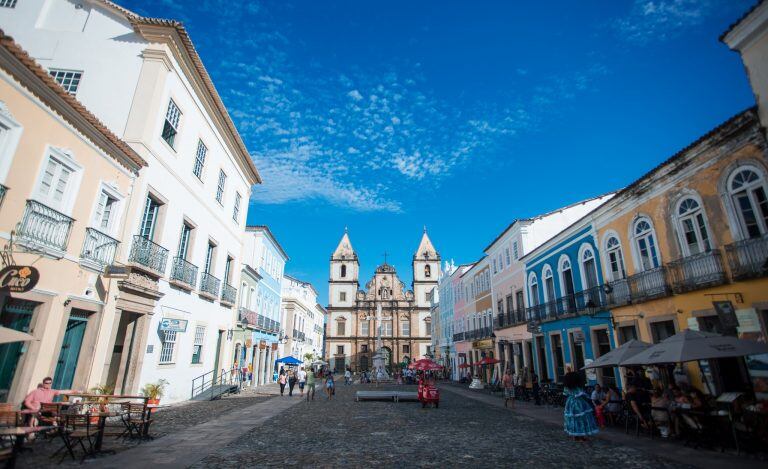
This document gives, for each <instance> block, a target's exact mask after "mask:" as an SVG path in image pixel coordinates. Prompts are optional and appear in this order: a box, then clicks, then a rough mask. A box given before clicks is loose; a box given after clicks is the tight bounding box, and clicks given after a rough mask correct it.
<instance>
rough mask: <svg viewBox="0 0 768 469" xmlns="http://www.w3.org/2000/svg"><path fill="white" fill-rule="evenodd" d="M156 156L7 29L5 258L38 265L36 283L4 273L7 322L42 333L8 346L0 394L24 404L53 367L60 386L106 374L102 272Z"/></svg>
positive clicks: (1, 133) (83, 385) (2, 49)
mask: <svg viewBox="0 0 768 469" xmlns="http://www.w3.org/2000/svg"><path fill="white" fill-rule="evenodd" d="M145 165H146V163H145V162H144V160H142V159H141V157H139V156H138V155H137V154H136V153H135V152H134V151H133V150H131V149H130V147H128V146H127V145H126V144H125V143H124V142H122V141H121V140H120V139H118V138H117V137H116V136H115V135H114V134H112V133H111V132H110V131H109V130H108V129H107V128H106V127H105V126H104V125H102V124H101V123H100V122H99V121H98V120H97V119H96V118H95V117H94V116H93V115H92V114H90V113H89V112H88V111H87V110H86V109H85V108H84V107H83V106H82V105H81V104H80V103H79V102H78V101H77V100H76V99H75V98H74V96H71V95H70V94H68V93H67V92H66V91H65V90H64V88H62V87H61V86H59V84H58V83H56V82H55V81H54V79H53V78H51V76H50V75H49V74H48V72H47V71H46V70H44V69H42V68H41V67H40V66H38V65H37V64H36V63H35V62H34V61H33V59H31V58H30V57H29V56H28V55H27V54H26V53H25V52H24V51H23V50H21V49H20V48H19V47H18V46H17V45H16V44H15V43H14V42H13V40H12V39H11V38H10V37H8V36H5V35H4V34H2V32H0V194H1V195H2V196H3V197H2V199H0V203H2V205H0V236H2V238H3V244H4V249H3V253H4V256H3V267H4V268H6V267H9V266H11V265H17V266H27V269H25V270H23V271H24V272H25V273H27V274H30V272H35V271H36V272H37V273H39V281H38V282H37V284H36V285H33V284H31V283H30V284H29V285H28V287H29V288H31V289H30V290H29V291H11V289H9V288H8V286H7V283H6V282H5V281H3V282H0V283H2V287H4V288H2V289H0V325H2V326H3V327H7V328H13V329H16V330H20V331H24V332H28V333H29V334H31V335H32V336H34V338H35V340H34V341H30V342H16V343H10V344H2V345H0V400H2V401H6V402H13V403H19V402H21V400H22V399H23V398H24V396H25V395H26V393H27V392H28V391H30V390H31V389H34V388H35V386H36V385H37V383H39V382H41V381H42V379H43V378H44V377H46V376H52V377H53V378H54V388H59V389H61V388H64V389H67V388H75V389H87V388H89V387H91V386H93V385H95V384H97V383H98V382H99V380H100V378H101V372H102V369H103V367H104V363H105V361H106V360H107V344H108V343H109V332H108V331H109V329H108V328H106V327H103V321H104V320H105V317H104V314H102V312H103V311H105V310H107V305H108V303H109V302H111V301H114V296H115V295H114V294H115V291H116V283H117V282H116V280H113V279H108V278H105V277H104V275H103V274H102V272H104V270H105V267H106V266H108V265H110V264H112V261H113V259H114V255H115V251H116V249H117V246H118V244H119V243H120V242H121V240H122V239H123V235H124V225H125V223H124V222H125V213H126V210H125V207H126V206H127V203H128V200H129V198H130V196H131V192H132V189H133V184H134V181H135V179H136V177H137V174H138V172H139V170H140V168H141V167H142V166H145ZM30 267H31V268H30ZM10 270H13V269H10ZM19 270H21V269H16V270H15V271H19ZM3 272H9V269H4V270H3ZM10 275H14V273H13V272H11V274H10ZM27 277H28V278H30V279H31V278H33V277H35V275H34V274H30V275H27ZM3 279H4V280H5V279H7V277H5V276H4V277H3ZM109 319H110V320H111V318H109ZM105 331H107V332H105ZM110 352H111V351H110Z"/></svg>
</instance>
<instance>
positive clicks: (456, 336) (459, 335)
mask: <svg viewBox="0 0 768 469" xmlns="http://www.w3.org/2000/svg"><path fill="white" fill-rule="evenodd" d="M463 340H464V333H463V332H457V333H455V334H453V341H454V342H461V341H463Z"/></svg>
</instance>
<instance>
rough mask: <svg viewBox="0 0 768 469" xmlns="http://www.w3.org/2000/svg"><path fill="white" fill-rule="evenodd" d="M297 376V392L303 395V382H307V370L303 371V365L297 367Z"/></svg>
mask: <svg viewBox="0 0 768 469" xmlns="http://www.w3.org/2000/svg"><path fill="white" fill-rule="evenodd" d="M297 378H298V380H299V394H300V395H301V397H304V384H306V382H307V372H306V371H304V367H303V366H302V367H301V368H299V373H298V374H297Z"/></svg>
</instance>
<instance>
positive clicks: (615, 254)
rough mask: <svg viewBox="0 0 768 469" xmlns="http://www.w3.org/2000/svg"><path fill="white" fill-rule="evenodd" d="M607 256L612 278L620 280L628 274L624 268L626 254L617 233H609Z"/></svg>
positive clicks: (606, 245) (606, 243)
mask: <svg viewBox="0 0 768 469" xmlns="http://www.w3.org/2000/svg"><path fill="white" fill-rule="evenodd" d="M605 256H606V258H607V259H608V273H609V275H610V276H611V280H620V279H623V278H624V277H626V276H627V272H626V270H625V269H624V254H622V252H621V242H619V238H617V237H616V236H615V235H609V236H608V238H607V239H606V240H605Z"/></svg>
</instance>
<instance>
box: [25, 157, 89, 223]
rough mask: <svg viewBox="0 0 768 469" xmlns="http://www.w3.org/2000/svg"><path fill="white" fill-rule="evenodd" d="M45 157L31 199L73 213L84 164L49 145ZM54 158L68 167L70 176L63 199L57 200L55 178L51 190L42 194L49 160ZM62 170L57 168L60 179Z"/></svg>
mask: <svg viewBox="0 0 768 469" xmlns="http://www.w3.org/2000/svg"><path fill="white" fill-rule="evenodd" d="M44 155H45V157H44V158H42V160H41V162H40V167H39V169H38V173H37V181H36V182H35V185H34V187H33V188H32V195H31V197H30V198H31V199H33V200H36V201H38V202H40V203H42V204H43V205H45V206H47V207H50V208H52V209H54V210H56V211H59V212H61V213H63V214H65V215H69V214H71V213H72V207H73V205H74V203H75V198H76V197H75V196H76V195H77V193H78V192H79V190H80V178H81V177H82V174H83V166H81V165H80V164H79V163H78V162H77V161H75V159H74V157H73V156H72V155H71V154H68V153H67V152H65V151H64V150H61V149H59V148H56V147H53V146H50V145H47V146H46V148H45V152H44ZM51 160H53V162H54V163H56V164H58V165H59V166H60V167H62V168H66V169H67V170H68V171H69V178H68V179H67V183H66V187H65V188H64V193H63V195H62V198H61V200H59V201H56V200H55V199H54V197H53V193H54V192H55V191H56V189H55V187H54V184H53V183H54V179H52V180H51V184H50V186H49V187H50V192H48V193H46V194H42V192H41V190H42V185H43V180H44V179H45V174H46V171H47V169H48V162H49V161H51ZM59 174H60V170H59V169H57V170H56V173H55V174H54V177H55V178H57V179H55V180H58V175H59Z"/></svg>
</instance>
